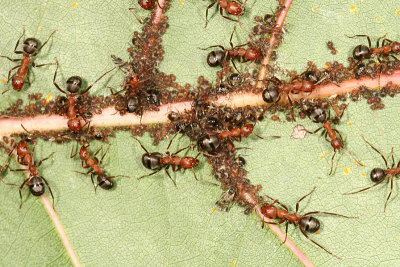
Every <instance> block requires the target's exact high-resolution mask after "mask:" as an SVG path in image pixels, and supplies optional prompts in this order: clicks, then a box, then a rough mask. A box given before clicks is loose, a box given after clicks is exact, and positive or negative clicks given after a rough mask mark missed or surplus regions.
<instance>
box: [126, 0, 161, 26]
mask: <svg viewBox="0 0 400 267" xmlns="http://www.w3.org/2000/svg"><path fill="white" fill-rule="evenodd" d="M156 2H157V4H158V6H159V7H160V8H162V7H161V6H160V4H159V3H158V0H138V4H139V5H140V6H141V7H142V8H143V9H144V10H152V9H154V8H155V7H156ZM129 10H130V11H131V12H132V14H133V15H134V16H135V18H136V19H137V20H138V21H139V22H140V23H142V24H143V23H144V21H143V20H142V19H140V18H139V17H138V16H136V14H135V12H133V11H134V10H137V8H136V7H131V8H129Z"/></svg>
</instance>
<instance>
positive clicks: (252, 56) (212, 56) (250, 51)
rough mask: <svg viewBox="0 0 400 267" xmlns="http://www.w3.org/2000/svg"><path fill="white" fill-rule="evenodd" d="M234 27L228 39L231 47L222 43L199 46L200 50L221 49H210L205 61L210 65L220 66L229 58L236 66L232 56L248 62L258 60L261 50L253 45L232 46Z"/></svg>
mask: <svg viewBox="0 0 400 267" xmlns="http://www.w3.org/2000/svg"><path fill="white" fill-rule="evenodd" d="M235 30H236V27H235V28H234V30H233V32H232V34H231V38H230V41H229V44H230V45H231V49H226V48H224V47H223V46H222V45H212V46H209V47H207V48H200V49H201V50H207V49H209V48H213V47H218V48H220V49H222V50H215V51H211V52H210V53H209V54H208V56H207V63H208V65H210V66H211V67H216V66H221V65H222V64H223V63H224V62H225V60H227V59H229V58H230V59H231V61H232V64H233V66H234V67H235V69H236V70H237V68H236V65H235V63H234V62H233V59H234V58H237V59H238V61H239V62H248V61H254V62H256V61H258V60H259V59H260V57H261V55H262V53H261V51H260V50H258V49H255V48H253V47H248V48H242V46H245V45H249V46H250V43H245V44H242V45H238V46H235V47H234V46H233V43H232V38H233V33H234V32H235Z"/></svg>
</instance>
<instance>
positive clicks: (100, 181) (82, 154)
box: [70, 144, 130, 192]
mask: <svg viewBox="0 0 400 267" xmlns="http://www.w3.org/2000/svg"><path fill="white" fill-rule="evenodd" d="M89 146H90V145H89V144H88V145H85V144H82V146H81V148H80V150H79V158H80V159H81V163H82V168H84V169H87V168H90V169H89V171H87V172H86V173H82V172H78V173H82V174H85V175H88V174H89V173H90V179H91V180H92V184H93V186H94V191H95V192H96V189H97V186H100V187H101V188H103V189H105V190H108V189H111V188H113V187H114V183H113V181H112V180H111V179H112V178H115V177H126V178H130V177H129V176H125V175H115V176H107V175H106V173H105V171H104V169H103V168H101V167H100V166H101V163H102V162H103V159H104V157H105V156H106V154H107V153H108V150H109V149H110V146H111V144H110V145H108V147H107V150H106V152H105V153H104V154H103V156H102V157H101V159H100V161H99V160H98V158H97V157H96V156H97V154H98V153H99V152H100V150H101V149H102V148H103V147H100V148H99V150H97V151H96V153H94V157H93V158H90V154H89V150H88V147H89ZM73 149H74V148H72V150H71V154H70V158H75V156H76V154H77V152H75V153H74V154H73V153H72V151H73ZM83 163H86V166H84V165H83ZM93 175H97V185H96V186H95V185H94V180H93Z"/></svg>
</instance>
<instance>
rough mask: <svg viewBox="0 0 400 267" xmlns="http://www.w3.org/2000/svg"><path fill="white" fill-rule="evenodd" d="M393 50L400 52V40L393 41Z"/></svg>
mask: <svg viewBox="0 0 400 267" xmlns="http://www.w3.org/2000/svg"><path fill="white" fill-rule="evenodd" d="M392 50H393V52H395V53H399V52H400V43H399V42H393V43H392Z"/></svg>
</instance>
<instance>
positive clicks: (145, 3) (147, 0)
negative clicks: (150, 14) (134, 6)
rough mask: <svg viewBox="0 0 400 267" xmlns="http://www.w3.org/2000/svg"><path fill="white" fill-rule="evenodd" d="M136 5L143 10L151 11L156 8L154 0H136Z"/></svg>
mask: <svg viewBox="0 0 400 267" xmlns="http://www.w3.org/2000/svg"><path fill="white" fill-rule="evenodd" d="M138 3H139V5H140V6H141V7H142V8H143V9H145V10H152V9H153V8H154V7H155V6H156V1H155V0H138Z"/></svg>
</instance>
